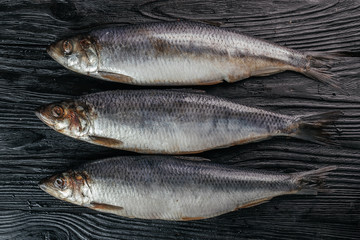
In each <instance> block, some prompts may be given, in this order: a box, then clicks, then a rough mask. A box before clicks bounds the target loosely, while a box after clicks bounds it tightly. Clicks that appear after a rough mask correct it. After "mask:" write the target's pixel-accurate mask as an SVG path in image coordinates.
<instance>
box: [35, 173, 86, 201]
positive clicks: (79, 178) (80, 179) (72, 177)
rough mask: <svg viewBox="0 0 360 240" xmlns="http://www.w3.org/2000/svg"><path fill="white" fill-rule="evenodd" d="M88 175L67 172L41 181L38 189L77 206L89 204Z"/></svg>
mask: <svg viewBox="0 0 360 240" xmlns="http://www.w3.org/2000/svg"><path fill="white" fill-rule="evenodd" d="M88 181H89V177H88V174H87V173H86V172H85V171H83V172H77V171H73V170H70V171H67V172H64V173H59V174H55V175H53V176H51V177H47V178H44V179H42V180H41V181H40V182H39V187H40V188H41V189H42V190H43V191H45V192H47V193H48V194H50V195H51V196H54V197H56V198H58V199H61V200H64V201H67V202H71V203H74V204H78V205H84V204H88V203H90V198H91V191H90V186H89V184H88Z"/></svg>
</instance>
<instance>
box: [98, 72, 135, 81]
mask: <svg viewBox="0 0 360 240" xmlns="http://www.w3.org/2000/svg"><path fill="white" fill-rule="evenodd" d="M98 74H99V75H100V76H101V77H102V78H104V79H106V80H109V81H113V82H121V83H132V82H133V80H134V79H133V78H132V77H129V76H126V75H123V74H119V73H110V72H101V71H100V72H98Z"/></svg>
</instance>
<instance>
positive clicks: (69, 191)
mask: <svg viewBox="0 0 360 240" xmlns="http://www.w3.org/2000/svg"><path fill="white" fill-rule="evenodd" d="M335 169H336V167H334V166H328V167H324V168H320V169H317V170H311V171H307V172H298V173H292V174H283V173H271V172H262V171H256V170H255V171H251V170H242V169H236V168H232V167H231V166H226V165H220V164H214V163H210V162H194V161H185V160H180V159H177V158H176V157H170V156H167V157H165V156H131V157H117V158H111V159H104V160H98V161H94V162H91V163H86V164H84V165H82V166H80V167H78V168H77V169H74V170H69V171H67V172H64V173H61V174H56V175H54V176H52V177H49V178H46V179H43V180H42V181H41V182H40V184H39V186H40V188H41V189H42V190H44V191H45V192H47V193H49V194H50V195H52V196H54V197H56V198H59V199H61V200H65V201H68V202H70V203H73V204H77V205H81V206H84V207H89V208H92V209H94V210H98V211H102V212H107V213H113V214H116V215H120V216H125V217H130V218H143V219H163V220H176V221H181V220H182V221H186V220H199V219H205V218H211V217H215V216H218V215H220V214H224V213H227V212H230V211H235V210H237V209H239V208H246V207H251V206H255V205H257V204H260V203H263V202H266V201H268V200H270V199H271V198H273V197H276V196H280V195H285V194H297V193H302V194H316V192H317V188H318V186H321V184H322V180H323V178H324V177H325V175H326V174H327V173H328V172H329V171H332V170H335Z"/></svg>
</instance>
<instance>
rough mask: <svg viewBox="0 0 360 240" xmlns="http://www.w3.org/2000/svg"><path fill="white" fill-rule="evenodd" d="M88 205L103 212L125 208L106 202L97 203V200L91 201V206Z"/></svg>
mask: <svg viewBox="0 0 360 240" xmlns="http://www.w3.org/2000/svg"><path fill="white" fill-rule="evenodd" d="M87 207H89V208H91V209H94V210H98V211H102V212H118V211H120V210H123V209H124V208H123V207H118V206H114V205H110V204H105V203H97V202H90V204H89V206H87Z"/></svg>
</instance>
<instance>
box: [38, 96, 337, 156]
mask: <svg viewBox="0 0 360 240" xmlns="http://www.w3.org/2000/svg"><path fill="white" fill-rule="evenodd" d="M340 114H341V113H340V112H330V113H324V114H319V115H312V116H287V115H282V114H277V113H273V112H268V111H265V110H261V109H256V108H251V107H246V106H244V105H241V104H239V103H236V102H233V101H230V100H226V99H223V98H219V97H215V96H211V95H206V94H202V93H197V92H181V91H175V90H174V91H171V90H168V91H165V90H137V91H121V90H118V91H108V92H101V93H95V94H90V95H85V96H82V97H79V98H77V99H74V100H66V101H63V102H58V103H53V104H49V105H46V106H42V107H40V108H39V109H38V110H37V111H36V115H37V116H38V117H39V118H40V119H41V120H42V121H43V122H44V123H46V124H47V125H48V126H50V127H52V128H53V129H54V130H56V131H58V132H60V133H63V134H65V135H67V136H70V137H73V138H76V139H80V140H83V141H87V142H90V143H94V144H99V145H102V146H107V147H112V148H117V149H123V150H128V151H134V152H140V153H152V154H153V153H161V154H191V153H198V152H202V151H206V150H210V149H215V148H225V147H229V146H233V145H238V144H244V143H248V142H253V141H260V140H264V139H267V138H270V137H272V136H292V137H298V138H302V139H307V140H311V141H314V142H328V141H329V140H328V138H327V137H328V136H327V135H326V133H324V132H323V131H322V129H321V126H322V125H324V124H327V123H329V122H330V121H331V120H334V119H335V118H336V117H338V116H339V115H340Z"/></svg>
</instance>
